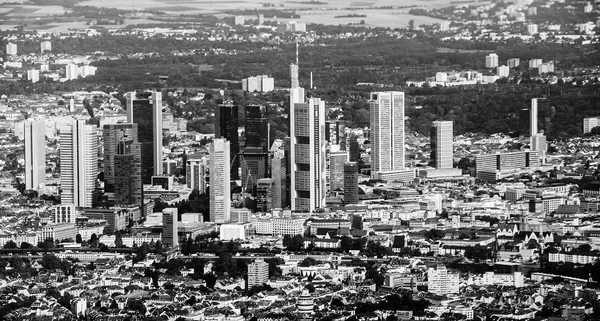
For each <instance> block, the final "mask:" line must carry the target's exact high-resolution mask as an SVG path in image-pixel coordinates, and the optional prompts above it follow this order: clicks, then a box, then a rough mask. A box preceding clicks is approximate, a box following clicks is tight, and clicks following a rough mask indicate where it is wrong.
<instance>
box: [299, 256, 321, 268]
mask: <svg viewBox="0 0 600 321" xmlns="http://www.w3.org/2000/svg"><path fill="white" fill-rule="evenodd" d="M313 265H317V260H315V259H314V258H312V257H310V256H308V257H306V258H305V259H304V260H302V261H301V262H300V263H298V266H301V267H309V266H313Z"/></svg>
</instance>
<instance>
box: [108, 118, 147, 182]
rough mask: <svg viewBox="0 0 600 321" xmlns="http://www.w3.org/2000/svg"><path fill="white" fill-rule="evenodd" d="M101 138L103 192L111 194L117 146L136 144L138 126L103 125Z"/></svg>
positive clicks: (124, 124)
mask: <svg viewBox="0 0 600 321" xmlns="http://www.w3.org/2000/svg"><path fill="white" fill-rule="evenodd" d="M102 137H103V140H104V191H106V192H113V191H114V184H115V155H117V152H118V147H119V144H120V143H125V144H131V143H137V142H138V125H137V124H132V123H119V124H108V125H104V127H103V128H102ZM122 147H123V146H122ZM123 151H124V150H123ZM121 155H123V153H121Z"/></svg>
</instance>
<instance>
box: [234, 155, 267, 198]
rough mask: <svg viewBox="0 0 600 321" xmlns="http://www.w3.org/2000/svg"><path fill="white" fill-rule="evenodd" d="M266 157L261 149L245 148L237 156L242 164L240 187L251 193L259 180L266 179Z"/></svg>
mask: <svg viewBox="0 0 600 321" xmlns="http://www.w3.org/2000/svg"><path fill="white" fill-rule="evenodd" d="M268 156H269V154H268V153H267V152H265V151H263V149H262V147H246V148H245V149H244V152H243V153H242V154H241V155H240V156H239V157H240V158H241V163H242V177H241V180H242V187H243V188H245V189H246V191H248V192H252V190H253V188H254V185H255V184H256V182H257V181H258V180H259V179H260V178H265V177H267V173H268V165H269V162H268Z"/></svg>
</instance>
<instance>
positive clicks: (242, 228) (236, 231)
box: [219, 223, 252, 241]
mask: <svg viewBox="0 0 600 321" xmlns="http://www.w3.org/2000/svg"><path fill="white" fill-rule="evenodd" d="M251 230H252V223H242V224H240V223H237V224H223V225H221V226H220V227H219V239H221V240H224V241H231V240H245V239H247V238H248V236H249V235H250V233H251Z"/></svg>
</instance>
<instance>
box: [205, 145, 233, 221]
mask: <svg viewBox="0 0 600 321" xmlns="http://www.w3.org/2000/svg"><path fill="white" fill-rule="evenodd" d="M209 154H210V161H209V162H210V170H209V173H210V189H209V198H210V201H209V203H210V221H211V222H216V223H224V222H227V221H229V219H230V217H231V185H230V184H231V183H230V181H231V178H230V170H229V166H230V159H229V155H230V143H229V142H228V141H227V140H226V139H224V138H215V139H214V140H213V142H212V143H211V144H210V146H209Z"/></svg>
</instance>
